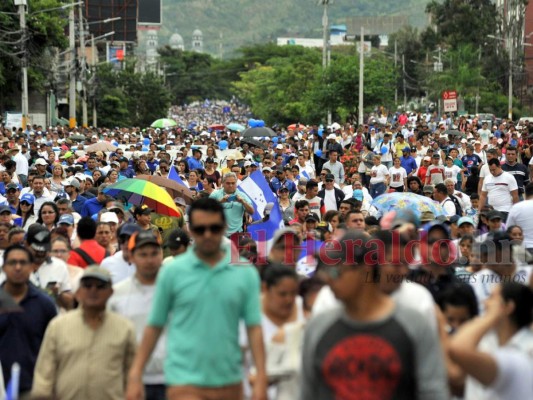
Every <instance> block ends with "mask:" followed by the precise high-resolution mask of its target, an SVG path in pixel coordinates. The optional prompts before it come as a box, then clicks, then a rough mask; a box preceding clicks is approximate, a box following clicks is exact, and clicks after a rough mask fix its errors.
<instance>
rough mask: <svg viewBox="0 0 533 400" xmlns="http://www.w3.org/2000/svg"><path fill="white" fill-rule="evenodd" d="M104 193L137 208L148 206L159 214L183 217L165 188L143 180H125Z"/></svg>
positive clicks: (108, 188)
mask: <svg viewBox="0 0 533 400" xmlns="http://www.w3.org/2000/svg"><path fill="white" fill-rule="evenodd" d="M104 193H105V194H107V195H109V196H112V197H114V198H116V199H119V200H124V201H126V202H128V203H131V204H134V205H136V206H140V205H143V204H146V205H147V206H148V207H150V208H151V209H152V210H153V211H154V212H155V213H157V214H162V215H168V216H170V217H178V218H179V217H181V216H182V213H181V212H180V210H179V209H178V208H177V207H176V204H174V200H173V199H172V197H170V194H168V192H167V191H166V190H165V189H164V188H162V187H159V186H157V185H156V184H154V183H152V182H149V181H145V180H143V179H135V178H130V179H124V180H122V181H119V182H117V183H114V184H112V185H109V186H108V187H107V188H105V189H104Z"/></svg>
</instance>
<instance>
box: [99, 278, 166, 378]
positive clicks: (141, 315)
mask: <svg viewBox="0 0 533 400" xmlns="http://www.w3.org/2000/svg"><path fill="white" fill-rule="evenodd" d="M154 293H155V284H154V285H143V284H141V283H140V282H139V281H138V280H137V278H135V276H131V277H129V278H126V279H124V280H123V281H122V282H120V283H118V284H116V285H113V296H111V298H110V299H109V302H108V303H107V307H108V309H110V310H112V311H114V312H116V313H118V314H120V315H122V316H123V317H126V318H127V319H129V320H130V321H131V322H133V325H134V326H135V333H136V337H137V342H138V343H140V342H141V339H142V336H143V332H144V328H145V327H146V321H147V319H148V315H149V314H150V309H151V307H152V301H153V298H154ZM166 342H167V338H166V331H163V333H162V335H161V337H160V338H159V340H158V341H157V344H156V347H155V349H154V351H153V352H152V355H151V357H150V360H149V361H148V363H147V364H146V368H145V369H144V374H143V383H145V384H148V385H154V384H164V383H165V378H164V376H163V364H164V361H165V356H166Z"/></svg>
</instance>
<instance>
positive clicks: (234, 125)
mask: <svg viewBox="0 0 533 400" xmlns="http://www.w3.org/2000/svg"><path fill="white" fill-rule="evenodd" d="M226 128H227V129H229V130H230V131H235V132H242V131H244V130H245V129H246V127H244V126H242V125H241V124H237V123H235V122H234V123H232V124H229V125H226Z"/></svg>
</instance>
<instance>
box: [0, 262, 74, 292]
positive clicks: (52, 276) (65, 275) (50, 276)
mask: <svg viewBox="0 0 533 400" xmlns="http://www.w3.org/2000/svg"><path fill="white" fill-rule="evenodd" d="M5 280H6V277H5V275H4V273H3V272H0V285H1V284H2V283H4V281H5ZM30 282H31V283H33V284H34V285H35V286H37V287H39V288H41V289H46V286H47V285H48V283H50V282H55V284H56V285H57V286H58V289H59V293H63V292H69V291H71V290H72V287H71V285H70V276H69V272H68V267H67V264H66V263H65V262H64V261H63V260H60V259H59V258H56V257H50V259H49V261H45V262H43V263H42V264H41V266H40V267H39V268H38V269H37V270H36V271H35V272H33V273H32V274H31V275H30Z"/></svg>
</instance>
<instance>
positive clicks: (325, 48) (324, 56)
mask: <svg viewBox="0 0 533 400" xmlns="http://www.w3.org/2000/svg"><path fill="white" fill-rule="evenodd" d="M330 1H331V0H320V3H319V4H322V5H323V6H324V14H323V15H322V28H323V32H322V34H323V37H322V68H323V69H324V71H326V69H327V67H328V47H329V32H328V29H329V21H328V5H329V3H330ZM327 124H328V125H331V110H330V109H329V107H328V114H327Z"/></svg>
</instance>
